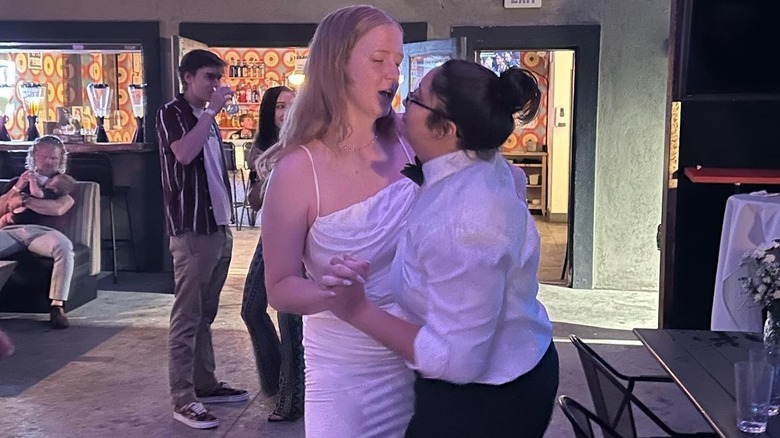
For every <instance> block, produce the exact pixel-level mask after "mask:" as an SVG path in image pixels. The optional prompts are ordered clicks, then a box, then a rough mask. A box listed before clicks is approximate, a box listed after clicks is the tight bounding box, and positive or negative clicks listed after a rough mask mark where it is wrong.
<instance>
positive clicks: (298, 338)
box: [241, 239, 304, 420]
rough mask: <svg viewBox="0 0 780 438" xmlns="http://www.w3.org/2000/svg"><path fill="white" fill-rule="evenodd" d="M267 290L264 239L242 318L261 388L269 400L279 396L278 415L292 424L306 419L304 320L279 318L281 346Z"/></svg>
mask: <svg viewBox="0 0 780 438" xmlns="http://www.w3.org/2000/svg"><path fill="white" fill-rule="evenodd" d="M267 310H268V297H267V294H266V289H265V263H264V262H263V244H262V239H261V240H259V241H258V242H257V249H255V255H254V257H253V258H252V263H251V264H250V265H249V272H248V273H247V277H246V283H245V284H244V298H243V301H242V303H241V318H242V319H243V320H244V323H245V324H246V328H247V329H248V331H249V337H250V338H251V339H252V347H253V350H254V353H255V361H256V363H257V372H258V376H259V378H260V387H261V389H262V391H263V393H265V394H266V395H267V396H272V395H274V394H276V393H277V392H278V393H279V400H278V401H277V403H276V409H274V412H273V413H274V414H275V415H277V416H279V417H282V418H284V419H288V420H294V419H296V418H299V417H301V416H302V415H303V394H304V377H303V370H304V363H303V320H302V318H301V317H300V315H293V314H289V313H281V312H279V313H278V314H277V322H278V323H279V331H280V334H281V342H280V340H279V337H277V335H276V329H275V328H274V325H273V322H271V318H270V317H269V316H268V312H267Z"/></svg>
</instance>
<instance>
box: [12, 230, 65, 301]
mask: <svg viewBox="0 0 780 438" xmlns="http://www.w3.org/2000/svg"><path fill="white" fill-rule="evenodd" d="M24 250H28V251H30V252H32V253H34V254H38V255H40V256H43V257H51V258H52V259H54V266H53V268H52V272H51V284H50V285H49V298H50V299H52V300H61V301H67V300H68V294H69V293H70V281H71V279H72V278H73V243H71V241H70V239H68V238H67V237H66V236H65V235H64V234H62V233H60V232H59V231H57V230H55V229H53V228H49V227H44V226H43V225H10V226H7V227H4V228H2V229H0V259H3V258H5V257H8V256H10V255H12V254H16V253H17V252H19V251H24Z"/></svg>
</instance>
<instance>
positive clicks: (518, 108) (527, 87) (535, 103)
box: [499, 67, 542, 123]
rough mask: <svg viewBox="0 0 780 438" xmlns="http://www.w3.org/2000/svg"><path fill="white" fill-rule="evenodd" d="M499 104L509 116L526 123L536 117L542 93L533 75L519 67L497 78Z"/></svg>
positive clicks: (510, 69)
mask: <svg viewBox="0 0 780 438" xmlns="http://www.w3.org/2000/svg"><path fill="white" fill-rule="evenodd" d="M499 92H500V93H501V96H500V102H501V103H502V104H503V106H504V108H505V109H506V110H507V111H508V112H510V113H511V114H515V113H518V112H519V113H520V114H519V115H518V118H519V119H520V120H521V121H522V122H523V123H528V122H530V121H531V120H533V118H534V117H536V113H537V111H538V110H539V103H540V101H541V98H542V92H541V91H540V90H539V83H538V82H537V81H536V77H535V76H534V74H533V73H531V72H530V71H528V70H526V69H522V68H519V67H511V68H509V69H507V70H505V71H504V72H503V73H501V76H500V77H499Z"/></svg>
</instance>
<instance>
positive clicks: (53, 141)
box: [24, 135, 68, 173]
mask: <svg viewBox="0 0 780 438" xmlns="http://www.w3.org/2000/svg"><path fill="white" fill-rule="evenodd" d="M41 144H45V145H47V146H53V147H55V148H57V149H59V150H60V152H62V161H61V162H60V168H59V169H57V171H58V172H59V173H65V171H66V170H67V168H68V151H67V150H65V144H64V143H63V142H62V140H60V138H59V137H57V136H56V135H44V136H43V137H38V138H36V139H35V141H33V144H32V146H30V148H29V149H27V159H26V160H25V163H24V167H25V169H27V170H32V171H34V170H35V158H33V155H34V154H35V151H37V150H38V146H39V145H41Z"/></svg>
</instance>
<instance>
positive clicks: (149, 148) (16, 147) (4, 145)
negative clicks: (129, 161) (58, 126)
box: [0, 141, 157, 154]
mask: <svg viewBox="0 0 780 438" xmlns="http://www.w3.org/2000/svg"><path fill="white" fill-rule="evenodd" d="M32 143H33V142H31V141H0V151H23V150H27V149H28V148H29V147H30V146H31V145H32ZM65 149H66V150H67V151H68V152H102V153H108V154H112V153H125V152H155V151H157V146H156V145H154V144H152V143H65Z"/></svg>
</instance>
